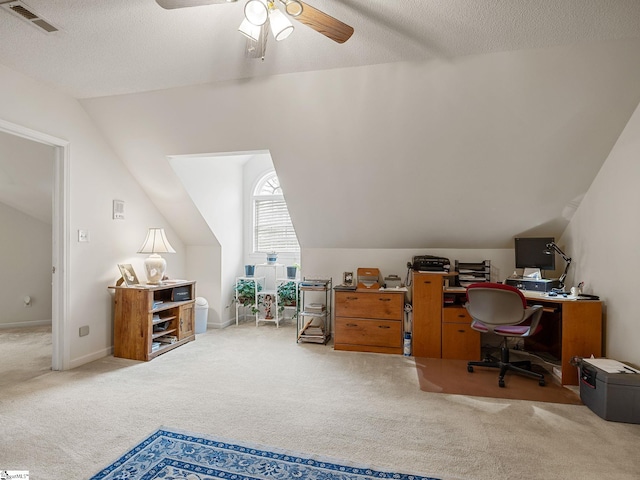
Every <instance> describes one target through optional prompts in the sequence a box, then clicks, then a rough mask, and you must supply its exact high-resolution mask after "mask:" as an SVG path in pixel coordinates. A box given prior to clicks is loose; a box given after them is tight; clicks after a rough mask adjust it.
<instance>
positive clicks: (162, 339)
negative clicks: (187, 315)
mask: <svg viewBox="0 0 640 480" xmlns="http://www.w3.org/2000/svg"><path fill="white" fill-rule="evenodd" d="M177 341H178V337H177V336H175V335H164V336H163V337H158V338H156V342H159V343H166V344H171V343H176V342H177Z"/></svg>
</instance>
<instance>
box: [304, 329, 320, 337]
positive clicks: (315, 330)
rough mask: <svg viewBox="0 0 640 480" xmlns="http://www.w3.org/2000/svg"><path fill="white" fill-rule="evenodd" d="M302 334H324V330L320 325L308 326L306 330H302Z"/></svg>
mask: <svg viewBox="0 0 640 480" xmlns="http://www.w3.org/2000/svg"><path fill="white" fill-rule="evenodd" d="M302 335H303V336H305V335H307V336H318V335H324V330H323V329H322V327H308V328H307V329H306V330H304V331H303V332H302Z"/></svg>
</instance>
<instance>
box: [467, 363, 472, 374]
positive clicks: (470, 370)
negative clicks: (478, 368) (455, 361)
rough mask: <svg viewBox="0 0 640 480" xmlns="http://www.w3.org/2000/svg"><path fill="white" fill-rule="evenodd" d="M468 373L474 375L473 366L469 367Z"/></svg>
mask: <svg viewBox="0 0 640 480" xmlns="http://www.w3.org/2000/svg"><path fill="white" fill-rule="evenodd" d="M467 372H469V373H473V366H472V365H467Z"/></svg>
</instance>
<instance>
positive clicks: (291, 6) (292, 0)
mask: <svg viewBox="0 0 640 480" xmlns="http://www.w3.org/2000/svg"><path fill="white" fill-rule="evenodd" d="M280 3H283V4H284V5H285V7H284V8H285V10H286V11H287V14H288V15H291V16H292V17H297V16H298V15H300V14H301V13H302V9H303V7H302V3H300V1H299V0H280Z"/></svg>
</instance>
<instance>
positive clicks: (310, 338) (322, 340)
mask: <svg viewBox="0 0 640 480" xmlns="http://www.w3.org/2000/svg"><path fill="white" fill-rule="evenodd" d="M327 340H328V338H325V337H324V336H311V335H309V336H306V335H301V336H300V341H302V342H311V343H325V342H326V341H327Z"/></svg>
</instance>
